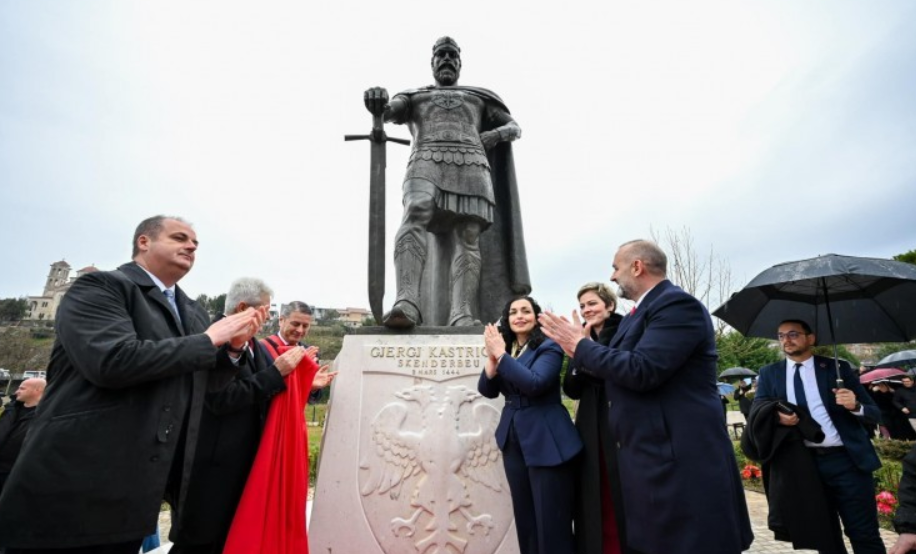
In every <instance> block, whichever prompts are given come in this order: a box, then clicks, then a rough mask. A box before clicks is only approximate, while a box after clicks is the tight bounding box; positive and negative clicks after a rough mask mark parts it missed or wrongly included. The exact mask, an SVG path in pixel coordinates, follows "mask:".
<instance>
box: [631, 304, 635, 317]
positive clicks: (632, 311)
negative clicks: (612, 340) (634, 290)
mask: <svg viewBox="0 0 916 554" xmlns="http://www.w3.org/2000/svg"><path fill="white" fill-rule="evenodd" d="M635 313H636V306H633V307H632V308H630V315H633V314H635Z"/></svg>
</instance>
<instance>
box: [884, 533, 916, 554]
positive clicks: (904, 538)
mask: <svg viewBox="0 0 916 554" xmlns="http://www.w3.org/2000/svg"><path fill="white" fill-rule="evenodd" d="M911 550H916V534H913V533H901V534H900V536H899V537H897V542H895V543H894V546H892V547H891V549H890V550H888V551H887V554H907V552H909V551H911Z"/></svg>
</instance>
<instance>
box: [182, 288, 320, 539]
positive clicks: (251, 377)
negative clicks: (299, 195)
mask: <svg viewBox="0 0 916 554" xmlns="http://www.w3.org/2000/svg"><path fill="white" fill-rule="evenodd" d="M271 294H273V291H271V289H270V288H269V287H268V286H267V285H266V284H265V283H264V281H262V280H260V279H254V278H242V279H238V280H236V281H235V282H234V283H232V285H231V286H230V287H229V292H228V294H226V306H227V312H228V313H229V314H238V313H244V312H245V311H246V310H248V308H261V307H262V306H269V305H270V296H271ZM219 317H220V318H222V317H224V316H222V314H221V315H220V316H219ZM233 350H235V351H233ZM305 355H306V350H305V349H304V348H296V349H293V350H289V351H287V352H286V353H284V354H283V355H282V356H280V357H278V358H277V359H276V360H273V361H272V360H271V358H270V357H269V356H268V354H267V352H266V351H265V350H264V349H263V347H262V346H261V345H260V344H259V343H258V342H257V341H256V340H254V339H252V340H250V341H249V342H248V343H247V344H246V345H244V346H243V347H242V348H241V349H238V350H236V349H234V348H229V356H230V357H231V358H234V359H237V360H238V373H236V374H235V375H234V376H233V377H232V379H231V381H229V382H228V383H217V382H214V381H216V380H218V379H220V378H221V377H222V376H221V375H218V374H214V375H212V376H211V382H210V387H209V389H210V390H211V391H213V392H209V393H208V394H207V397H206V402H205V405H204V411H203V415H202V416H201V421H200V438H199V440H198V443H197V451H198V452H197V455H196V456H195V457H194V468H193V470H192V472H191V480H190V484H189V488H188V494H187V497H186V498H185V503H184V505H183V506H182V508H181V510H180V511H179V510H177V509H176V507H175V506H172V528H171V532H170V533H169V539H170V540H171V541H172V542H173V545H172V549H171V550H170V551H169V552H171V553H172V554H220V553H221V552H222V551H223V546H224V544H225V542H226V536H227V535H228V533H229V527H230V525H231V524H232V518H233V515H234V514H235V509H236V507H237V506H238V503H239V499H241V497H242V491H243V490H244V488H245V483H246V481H247V479H248V473H249V471H250V470H251V465H252V464H253V463H254V458H255V454H256V453H257V450H258V444H259V443H260V440H261V432H262V430H263V428H264V422H265V420H266V418H267V410H268V408H269V406H270V400H271V399H272V398H273V397H274V396H275V395H276V394H278V393H280V392H281V391H284V390H286V384H285V383H284V377H285V376H287V375H289V374H290V373H292V372H293V371H294V370H295V369H296V366H298V365H299V362H300V361H301V360H302V358H303V356H305Z"/></svg>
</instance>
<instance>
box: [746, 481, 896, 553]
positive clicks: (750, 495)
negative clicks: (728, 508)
mask: <svg viewBox="0 0 916 554" xmlns="http://www.w3.org/2000/svg"><path fill="white" fill-rule="evenodd" d="M745 497H747V508H748V511H749V512H750V514H751V527H752V528H753V530H754V543H753V544H752V545H751V548H750V549H749V550H746V552H751V553H758V552H759V553H761V554H762V553H764V552H766V553H767V554H771V553H776V552H778V553H786V554H788V553H789V552H808V553H816V551H815V550H792V543H788V542H781V541H777V540H773V532H772V531H770V530H769V528H767V511H768V510H767V499H766V496H764V495H763V493H759V492H751V491H747V492H745ZM881 537H882V538H883V539H884V544H885V545H886V546H887V547H888V548H890V547H891V546H893V545H894V543H895V542H896V541H897V533H893V532H891V531H885V530H884V529H882V530H881ZM844 538H845V537H844ZM846 549H847V550H849V552H850V553H851V552H852V548H851V547H850V546H849V541H848V540H847V541H846Z"/></svg>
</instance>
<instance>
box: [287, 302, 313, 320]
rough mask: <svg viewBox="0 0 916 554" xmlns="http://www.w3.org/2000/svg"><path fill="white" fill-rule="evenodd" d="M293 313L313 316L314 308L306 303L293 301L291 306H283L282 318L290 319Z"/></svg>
mask: <svg viewBox="0 0 916 554" xmlns="http://www.w3.org/2000/svg"><path fill="white" fill-rule="evenodd" d="M293 312H301V313H304V314H305V315H312V308H311V306H309V305H308V304H306V303H305V302H300V301H299V300H293V301H292V302H290V303H289V304H284V305H283V309H282V310H281V311H280V317H289V316H290V314H291V313H293Z"/></svg>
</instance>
